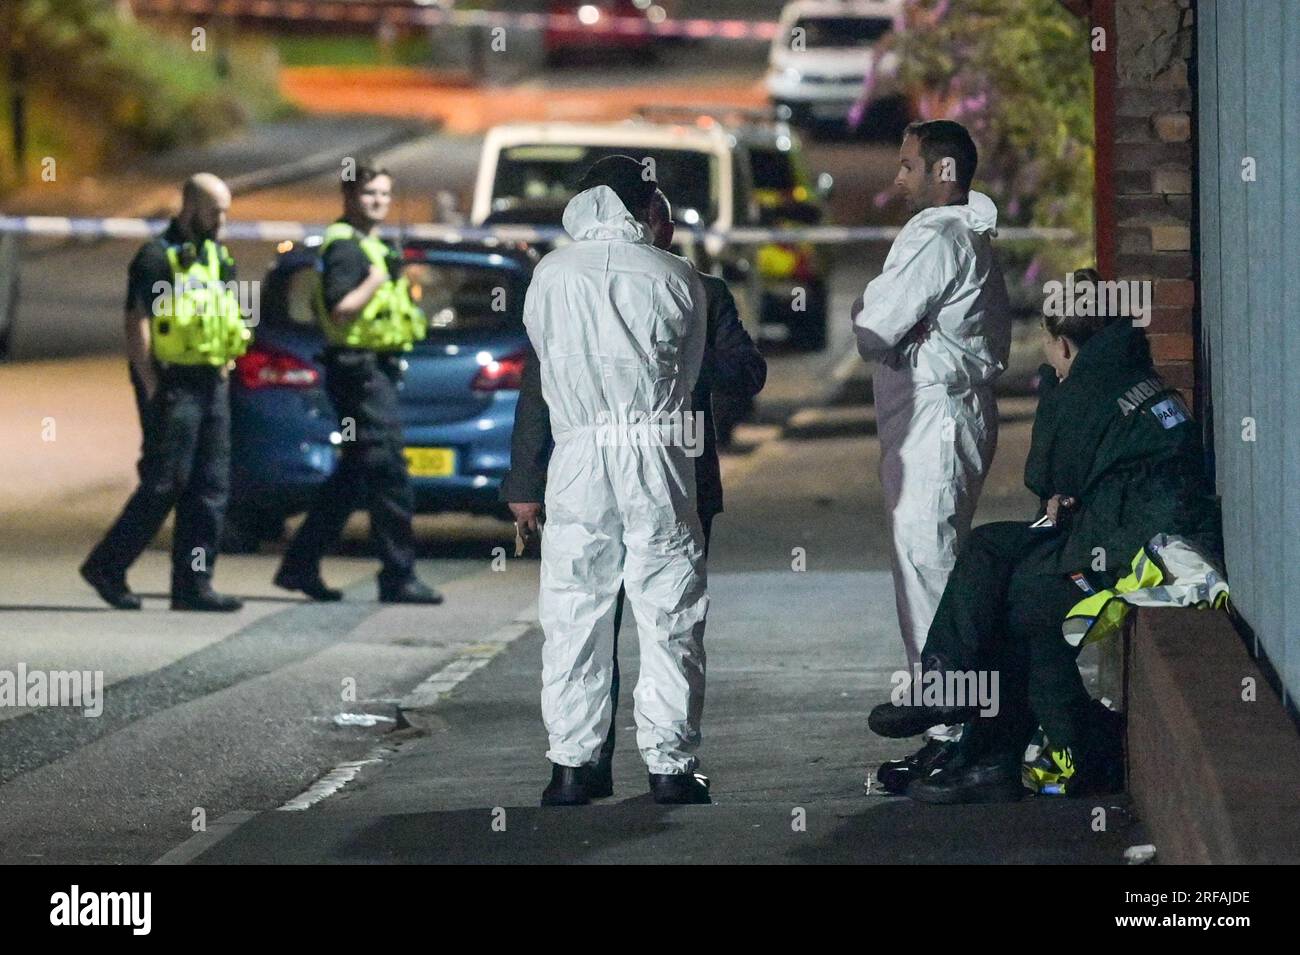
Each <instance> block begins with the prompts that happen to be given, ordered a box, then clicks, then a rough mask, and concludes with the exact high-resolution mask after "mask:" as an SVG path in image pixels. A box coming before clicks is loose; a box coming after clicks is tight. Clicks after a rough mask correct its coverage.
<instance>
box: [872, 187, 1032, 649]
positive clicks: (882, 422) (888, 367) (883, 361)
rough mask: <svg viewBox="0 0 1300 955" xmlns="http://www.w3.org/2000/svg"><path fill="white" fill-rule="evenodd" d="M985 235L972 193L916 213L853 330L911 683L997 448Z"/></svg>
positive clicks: (980, 205) (1003, 326) (998, 304)
mask: <svg viewBox="0 0 1300 955" xmlns="http://www.w3.org/2000/svg"><path fill="white" fill-rule="evenodd" d="M996 226H997V208H996V207H995V206H994V205H993V201H992V200H991V199H989V197H988V196H986V195H984V194H983V193H979V192H974V191H972V192H971V193H970V194H969V200H968V202H967V203H966V204H965V205H952V206H935V207H933V208H930V209H924V210H922V211H921V212H918V213H917V214H916V215H914V216H913V217H912V218H911V219H910V220H909V221H908V223H907V225H905V226H904V227H903V229H902V231H901V232H899V234H898V237H897V238H896V239H895V240H894V244H893V246H892V247H891V248H890V250H889V256H888V257H887V258H886V259H885V267H884V271H883V272H881V274H880V275H879V276H878V277H876V278H875V279H873V280H872V281H871V283H870V284H868V285H867V289H866V291H865V292H864V293H863V295H862V299H861V300H860V303H859V304H860V306H861V311H860V312H858V314H857V316H856V317H855V319H854V322H853V325H854V332H855V333H856V335H857V340H858V352H859V354H861V355H862V357H863V358H865V359H867V360H872V359H878V360H879V365H878V367H877V369H876V372H875V374H874V376H873V380H872V387H873V390H874V392H875V402H876V427H877V433H878V435H879V437H880V480H881V484H882V485H883V486H884V492H885V503H886V508H887V510H888V513H889V520H890V527H891V531H892V535H893V549H892V551H891V554H890V558H891V561H890V562H891V566H892V569H893V575H894V597H895V600H896V602H897V605H898V623H899V627H900V628H901V630H902V635H903V644H904V647H905V649H906V651H907V662H908V668H909V670H912V671H913V672H914V668H915V667H916V665H917V664H918V663H919V662H920V658H921V649H922V648H923V647H924V645H925V640H926V635H927V633H928V632H929V629H930V624H931V622H932V621H933V620H934V614H935V610H936V609H938V606H939V598H940V597H941V596H942V595H943V588H944V585H945V584H946V583H947V582H948V575H949V573H950V572H951V571H952V568H953V564H954V563H955V562H956V558H957V549H958V548H959V547H960V545H961V543H962V541H963V540H964V539H965V537H966V534H967V533H968V532H969V531H970V525H971V518H972V517H973V516H974V514H975V505H976V504H977V503H978V501H979V494H980V489H981V487H982V486H983V483H984V476H985V475H986V474H987V473H988V469H989V466H990V465H991V464H992V462H993V452H994V450H995V449H996V447H997V439H998V410H997V401H996V400H995V398H994V396H993V387H992V385H993V381H994V379H996V378H997V376H998V375H1000V374H1001V373H1002V372H1003V370H1004V369H1005V368H1006V363H1007V357H1008V355H1009V353H1010V349H1011V318H1010V309H1009V307H1008V302H1007V290H1006V284H1005V282H1004V281H1003V278H1002V270H1001V269H1000V268H999V266H998V264H997V261H996V259H995V257H994V254H993V248H992V242H991V237H992V236H993V235H995V234H996V233H995V231H994V230H995V228H996ZM918 326H919V327H918ZM927 334H928V337H927Z"/></svg>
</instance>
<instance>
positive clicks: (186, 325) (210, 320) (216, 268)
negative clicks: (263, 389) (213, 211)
mask: <svg viewBox="0 0 1300 955" xmlns="http://www.w3.org/2000/svg"><path fill="white" fill-rule="evenodd" d="M187 247H188V248H187ZM183 252H184V253H185V254H183ZM223 256H227V257H228V253H227V252H226V250H225V247H224V246H221V245H218V244H217V243H216V242H214V241H213V240H211V239H207V240H205V241H204V243H203V245H202V246H201V248H200V250H199V253H198V254H197V255H196V254H195V253H194V250H193V246H192V245H191V244H190V243H185V244H184V245H181V246H176V245H169V246H167V263H168V265H170V266H171V271H172V288H171V292H170V294H167V295H160V296H159V297H158V298H157V299H156V300H155V303H154V307H153V317H152V319H151V321H150V331H151V333H152V334H151V335H150V343H151V347H152V349H153V354H154V357H155V358H157V359H158V360H159V361H161V362H166V363H168V364H172V365H211V366H216V367H220V366H221V365H224V364H226V362H228V361H230V360H231V359H233V358H238V357H239V356H240V355H242V354H244V352H246V351H247V350H248V341H249V339H250V338H252V333H251V332H249V330H248V327H247V326H246V325H245V324H244V316H243V314H242V313H241V312H240V310H239V298H238V296H236V295H235V293H234V292H233V291H232V290H231V289H230V288H229V287H228V286H227V285H226V284H225V283H224V282H222V281H221V259H222V257H223Z"/></svg>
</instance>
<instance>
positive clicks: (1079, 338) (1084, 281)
mask: <svg viewBox="0 0 1300 955" xmlns="http://www.w3.org/2000/svg"><path fill="white" fill-rule="evenodd" d="M1100 282H1101V273H1099V272H1098V271H1097V270H1096V269H1093V268H1087V269H1075V270H1074V284H1075V285H1076V286H1079V285H1091V286H1093V292H1094V294H1095V295H1097V296H1100V294H1101V292H1100V289H1098V288H1097V286H1098V285H1099V284H1100ZM1096 311H1100V310H1099V309H1097V310H1096ZM1117 318H1119V316H1118V315H1044V316H1043V328H1044V329H1046V330H1047V334H1049V335H1051V336H1052V337H1053V338H1068V339H1069V340H1070V341H1072V342H1074V344H1075V346H1076V347H1078V348H1082V347H1083V343H1084V342H1086V341H1087V340H1088V339H1090V338H1092V336H1093V335H1096V334H1097V333H1098V332H1099V331H1101V330H1102V329H1103V328H1105V327H1106V326H1107V325H1110V324H1111V323H1112V322H1114V321H1115V320H1116V319H1117Z"/></svg>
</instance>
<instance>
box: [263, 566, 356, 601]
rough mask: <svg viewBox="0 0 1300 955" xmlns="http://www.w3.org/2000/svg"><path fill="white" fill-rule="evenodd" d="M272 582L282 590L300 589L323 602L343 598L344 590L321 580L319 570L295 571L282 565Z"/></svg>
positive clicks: (313, 598)
mask: <svg viewBox="0 0 1300 955" xmlns="http://www.w3.org/2000/svg"><path fill="white" fill-rule="evenodd" d="M272 583H274V584H275V585H276V586H277V587H279V588H280V589H282V590H297V591H300V592H302V593H304V594H306V595H307V596H308V597H310V598H311V599H312V600H319V601H321V602H322V603H333V602H334V601H336V600H342V599H343V591H341V590H335V589H334V588H333V587H329V586H326V584H325V581H323V580H321V578H320V573H319V572H316V573H312V572H311V571H308V572H306V573H301V572H299V573H295V572H293V571H290V570H288V569H286V568H285V567H281V568H280V569H279V570H277V571H276V572H275V578H274V580H273V581H272Z"/></svg>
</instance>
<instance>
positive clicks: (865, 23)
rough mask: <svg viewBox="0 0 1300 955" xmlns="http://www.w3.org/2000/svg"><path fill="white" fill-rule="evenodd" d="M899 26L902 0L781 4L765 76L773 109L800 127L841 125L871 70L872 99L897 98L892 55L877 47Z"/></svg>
mask: <svg viewBox="0 0 1300 955" xmlns="http://www.w3.org/2000/svg"><path fill="white" fill-rule="evenodd" d="M902 26H903V3H902V2H901V0H843V2H837V0H795V2H794V3H788V4H786V6H785V8H784V9H783V10H782V11H781V19H780V22H779V27H778V29H777V32H776V35H775V36H774V37H773V38H772V48H771V52H770V53H769V55H768V71H767V77H766V80H765V85H766V88H767V94H768V98H769V99H770V100H771V101H772V105H773V106H774V107H775V108H776V111H777V114H778V115H779V116H780V117H781V118H783V119H787V120H789V121H790V122H792V123H795V124H797V125H800V126H810V125H814V124H817V123H826V122H844V121H845V120H846V119H847V118H848V115H849V111H850V110H851V109H852V108H853V104H854V103H855V102H857V101H858V100H859V99H860V98H861V97H862V95H863V91H864V85H865V83H866V78H867V74H868V73H871V72H873V71H874V73H875V83H874V86H873V88H872V90H871V97H870V98H871V100H872V101H873V102H876V101H887V100H891V99H894V98H896V97H897V96H898V87H897V82H896V77H897V73H898V57H897V55H896V54H894V53H892V52H888V51H887V52H884V53H881V52H879V51H878V50H877V49H876V47H877V44H878V43H879V42H880V40H881V39H882V38H883V37H884V36H886V35H887V34H888V33H890V32H891V31H895V30H899V29H901V28H902ZM877 60H879V62H877Z"/></svg>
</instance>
